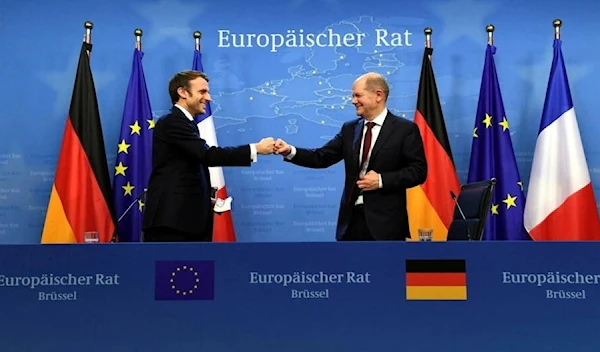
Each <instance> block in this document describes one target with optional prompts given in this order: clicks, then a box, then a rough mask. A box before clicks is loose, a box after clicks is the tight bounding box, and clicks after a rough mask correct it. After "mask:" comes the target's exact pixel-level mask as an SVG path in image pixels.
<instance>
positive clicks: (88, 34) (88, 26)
mask: <svg viewBox="0 0 600 352" xmlns="http://www.w3.org/2000/svg"><path fill="white" fill-rule="evenodd" d="M83 28H85V35H84V36H83V42H84V43H86V44H88V48H87V49H86V51H87V54H88V56H90V51H91V50H92V29H93V28H94V23H92V21H85V23H84V24H83Z"/></svg>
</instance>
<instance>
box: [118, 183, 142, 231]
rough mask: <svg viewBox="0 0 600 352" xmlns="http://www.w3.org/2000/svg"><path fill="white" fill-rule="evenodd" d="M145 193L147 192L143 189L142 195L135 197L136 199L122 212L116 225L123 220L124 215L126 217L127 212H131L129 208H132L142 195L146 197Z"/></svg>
mask: <svg viewBox="0 0 600 352" xmlns="http://www.w3.org/2000/svg"><path fill="white" fill-rule="evenodd" d="M146 192H148V189H145V190H144V192H142V194H140V195H139V196H137V198H136V199H134V200H133V202H131V204H129V206H128V207H127V209H125V211H124V212H123V214H121V216H119V219H118V220H117V224H118V223H120V222H121V220H123V218H124V217H125V215H127V213H129V211H130V210H131V207H133V205H134V204H135V203H137V201H138V200H140V199H142V197H143V196H144V195H146Z"/></svg>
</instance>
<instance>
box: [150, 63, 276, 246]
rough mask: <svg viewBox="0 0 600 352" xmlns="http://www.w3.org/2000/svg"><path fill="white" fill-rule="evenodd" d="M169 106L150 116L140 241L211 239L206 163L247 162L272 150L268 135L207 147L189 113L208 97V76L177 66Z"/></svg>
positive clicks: (198, 111) (203, 106) (198, 110)
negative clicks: (232, 144)
mask: <svg viewBox="0 0 600 352" xmlns="http://www.w3.org/2000/svg"><path fill="white" fill-rule="evenodd" d="M169 95H170V96H171V101H172V102H173V104H174V106H173V108H172V109H171V112H170V113H169V114H167V115H165V116H164V117H162V118H161V119H160V120H158V121H157V122H156V125H155V127H154V133H153V140H152V173H151V174H150V181H149V185H148V193H147V195H146V210H145V212H144V224H143V230H144V241H146V242H189V241H201V242H210V241H212V232H213V204H212V203H211V182H210V173H209V171H208V167H210V166H250V165H251V164H252V162H254V161H256V159H257V154H264V155H266V154H271V153H273V147H274V140H273V138H270V137H269V138H263V139H262V140H261V141H260V142H258V143H256V144H249V145H243V146H237V147H209V146H208V145H207V144H206V141H205V140H204V139H202V137H201V136H200V134H199V131H198V127H197V125H196V124H195V123H194V116H196V115H198V114H204V113H205V111H206V104H208V103H209V102H210V101H211V98H210V93H209V88H208V78H207V77H206V75H205V74H204V73H202V72H198V71H183V72H179V73H177V74H176V75H175V76H174V77H173V78H172V79H171V81H170V82H169Z"/></svg>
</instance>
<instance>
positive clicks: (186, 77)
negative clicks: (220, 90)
mask: <svg viewBox="0 0 600 352" xmlns="http://www.w3.org/2000/svg"><path fill="white" fill-rule="evenodd" d="M198 77H201V78H204V79H205V80H206V82H208V76H206V74H205V73H204V72H200V71H193V70H187V71H181V72H177V73H176V74H175V76H173V78H171V80H170V81H169V95H170V96H171V103H173V104H175V103H176V102H177V101H178V100H179V93H177V89H179V88H180V87H183V88H184V89H185V90H187V91H188V92H189V89H190V81H193V80H195V79H196V78H198ZM190 93H191V92H190Z"/></svg>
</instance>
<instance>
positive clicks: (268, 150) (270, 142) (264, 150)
mask: <svg viewBox="0 0 600 352" xmlns="http://www.w3.org/2000/svg"><path fill="white" fill-rule="evenodd" d="M274 145H275V140H274V139H273V137H268V138H263V139H261V140H260V142H258V143H256V152H257V153H258V154H263V155H268V154H272V153H273V150H274Z"/></svg>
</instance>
